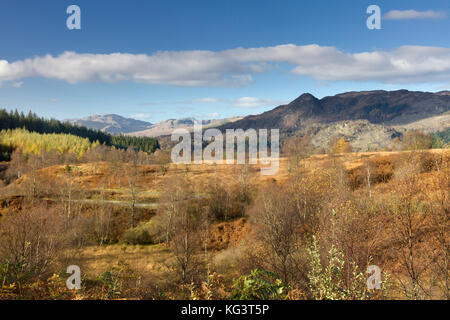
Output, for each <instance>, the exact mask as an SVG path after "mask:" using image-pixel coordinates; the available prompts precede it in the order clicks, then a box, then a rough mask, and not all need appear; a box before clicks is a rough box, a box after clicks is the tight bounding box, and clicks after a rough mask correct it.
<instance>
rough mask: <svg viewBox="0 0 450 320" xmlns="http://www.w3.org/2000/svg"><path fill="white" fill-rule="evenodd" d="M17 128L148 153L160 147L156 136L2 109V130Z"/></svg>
mask: <svg viewBox="0 0 450 320" xmlns="http://www.w3.org/2000/svg"><path fill="white" fill-rule="evenodd" d="M16 128H20V129H26V130H28V131H30V132H36V133H41V134H44V133H48V134H51V133H55V134H58V133H62V134H71V135H74V136H78V137H81V138H87V139H89V141H90V142H91V143H98V144H105V145H107V146H114V147H116V148H122V149H126V148H128V147H130V146H132V147H134V148H136V149H137V150H138V151H143V152H148V153H152V152H154V151H155V150H156V149H157V148H159V144H158V140H157V139H155V138H149V137H130V136H124V135H117V136H116V135H110V134H108V133H105V132H102V131H99V130H92V129H88V128H86V127H83V126H77V125H73V124H70V123H68V122H61V121H59V120H56V119H45V118H43V117H38V116H37V115H36V114H34V113H32V112H31V111H30V112H29V113H28V114H27V115H25V114H24V113H23V112H20V113H19V112H18V111H17V110H15V111H10V112H8V111H7V110H5V109H0V130H8V129H16ZM1 148H2V150H1V151H2V156H3V157H4V159H7V158H8V157H9V154H10V153H9V150H8V148H5V147H4V146H3V147H1ZM0 160H1V159H0Z"/></svg>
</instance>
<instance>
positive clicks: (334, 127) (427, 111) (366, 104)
mask: <svg viewBox="0 0 450 320" xmlns="http://www.w3.org/2000/svg"><path fill="white" fill-rule="evenodd" d="M449 111H450V92H449V91H441V92H437V93H430V92H417V91H414V92H413V91H408V90H398V91H383V90H376V91H362V92H347V93H342V94H337V95H335V96H328V97H324V98H322V99H318V98H316V97H314V96H313V95H311V94H309V93H305V94H302V95H301V96H299V97H298V98H297V99H295V100H293V101H292V102H290V103H289V104H286V105H281V106H279V107H277V108H275V109H273V110H270V111H267V112H264V113H262V114H259V115H251V116H247V117H245V118H243V119H242V120H239V121H236V122H233V123H229V124H226V125H223V126H221V127H220V129H222V130H225V129H238V128H242V129H244V130H246V129H249V128H253V129H276V128H278V129H280V137H281V139H282V140H283V139H286V138H288V137H290V136H302V135H304V134H309V135H310V136H311V138H312V141H313V143H314V144H316V145H317V146H323V144H324V143H326V141H327V140H329V139H330V138H331V137H332V136H343V137H345V138H347V139H348V140H349V141H350V142H351V143H352V144H354V146H355V147H356V148H355V149H357V150H365V149H366V148H368V147H374V148H380V147H384V146H387V145H390V144H391V140H392V139H393V138H395V137H397V136H400V135H401V134H402V132H405V131H406V130H408V129H414V128H418V129H421V130H424V129H425V131H428V132H433V131H438V130H442V129H445V128H446V127H449V126H450V117H448V112H449Z"/></svg>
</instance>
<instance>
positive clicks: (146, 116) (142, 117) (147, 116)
mask: <svg viewBox="0 0 450 320" xmlns="http://www.w3.org/2000/svg"><path fill="white" fill-rule="evenodd" d="M152 117H153V114H152V113H145V112H142V113H134V114H132V115H130V118H132V119H136V120H148V119H151V118H152Z"/></svg>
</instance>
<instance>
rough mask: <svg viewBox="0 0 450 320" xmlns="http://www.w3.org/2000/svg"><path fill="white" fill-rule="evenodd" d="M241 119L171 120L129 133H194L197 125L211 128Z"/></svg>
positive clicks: (147, 134) (148, 134) (142, 134)
mask: <svg viewBox="0 0 450 320" xmlns="http://www.w3.org/2000/svg"><path fill="white" fill-rule="evenodd" d="M241 119H242V117H234V118H225V119H211V120H196V119H195V118H184V119H169V120H166V121H162V122H159V123H156V124H154V125H152V126H151V127H150V128H148V129H146V130H143V131H136V132H131V133H129V135H133V136H146V137H158V136H164V135H169V134H171V133H172V131H173V130H175V129H187V130H189V131H193V130H194V124H195V123H198V124H201V125H202V127H203V128H210V127H217V126H220V125H224V124H227V123H233V122H235V121H238V120H241Z"/></svg>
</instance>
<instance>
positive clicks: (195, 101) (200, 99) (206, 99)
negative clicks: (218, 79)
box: [187, 98, 220, 103]
mask: <svg viewBox="0 0 450 320" xmlns="http://www.w3.org/2000/svg"><path fill="white" fill-rule="evenodd" d="M217 102H220V99H216V98H199V99H194V100H191V101H187V103H217Z"/></svg>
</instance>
